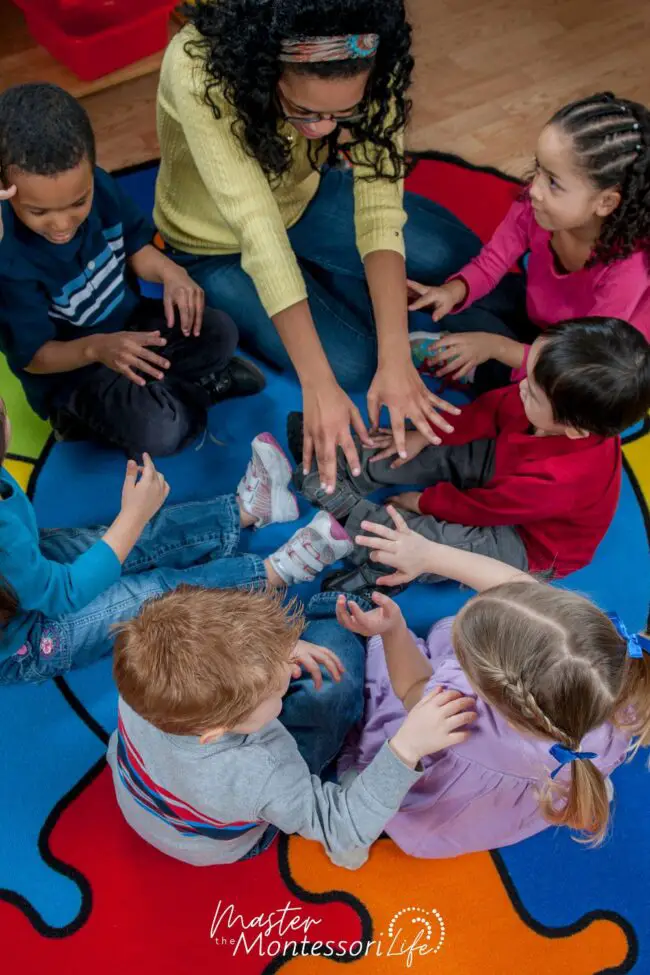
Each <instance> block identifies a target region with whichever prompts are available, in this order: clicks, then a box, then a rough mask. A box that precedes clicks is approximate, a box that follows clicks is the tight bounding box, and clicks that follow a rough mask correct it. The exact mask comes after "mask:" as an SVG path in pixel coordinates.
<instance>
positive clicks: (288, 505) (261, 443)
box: [252, 433, 300, 524]
mask: <svg viewBox="0 0 650 975" xmlns="http://www.w3.org/2000/svg"><path fill="white" fill-rule="evenodd" d="M252 447H253V452H254V453H255V454H256V455H257V457H258V458H259V460H260V462H261V464H262V466H263V467H264V469H265V470H266V471H268V475H269V477H270V479H271V518H272V521H273V522H275V523H276V524H282V523H284V522H287V521H295V520H296V519H297V517H298V515H299V514H300V510H299V508H298V501H297V500H296V498H295V497H294V495H293V494H292V493H291V491H290V490H289V482H290V480H291V475H292V473H293V471H292V468H291V464H290V463H289V458H288V457H287V455H286V454H285V452H284V450H283V449H282V447H281V446H280V444H279V443H278V442H277V440H276V439H275V437H274V436H273V434H272V433H260V434H259V435H258V436H257V437H255V439H254V440H253V444H252Z"/></svg>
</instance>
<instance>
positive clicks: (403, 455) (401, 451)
mask: <svg viewBox="0 0 650 975" xmlns="http://www.w3.org/2000/svg"><path fill="white" fill-rule="evenodd" d="M438 443H440V441H438ZM399 455H400V457H402V458H405V457H406V451H405V450H400V452H399Z"/></svg>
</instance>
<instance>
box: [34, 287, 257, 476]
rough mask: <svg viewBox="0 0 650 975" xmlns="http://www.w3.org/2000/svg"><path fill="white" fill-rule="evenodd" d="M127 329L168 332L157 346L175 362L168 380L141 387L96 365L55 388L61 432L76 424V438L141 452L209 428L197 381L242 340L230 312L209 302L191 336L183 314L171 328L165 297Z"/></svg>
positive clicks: (145, 305) (215, 370)
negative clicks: (164, 341)
mask: <svg viewBox="0 0 650 975" xmlns="http://www.w3.org/2000/svg"><path fill="white" fill-rule="evenodd" d="M128 328H129V329H132V330H133V331H137V332H155V331H160V334H161V335H163V336H164V337H165V338H166V339H167V345H166V346H164V347H163V348H160V349H159V348H156V349H155V350H154V351H156V352H159V353H160V354H161V355H163V356H164V357H165V358H167V359H169V361H170V363H171V365H170V367H169V369H168V371H167V372H166V373H165V378H164V380H156V379H150V380H148V381H147V384H146V385H145V386H137V385H136V384H135V383H133V382H131V380H130V379H127V377H126V376H123V375H122V374H121V373H118V372H114V371H113V370H112V369H109V368H108V367H107V366H104V365H95V366H91V367H89V368H88V369H84V370H83V375H80V377H79V381H78V382H77V384H76V385H75V386H74V387H73V388H72V389H67V390H65V391H63V392H59V393H58V395H57V398H56V401H55V402H54V403H53V404H52V410H51V418H50V419H51V422H52V426H53V427H54V430H55V431H58V432H60V433H61V434H62V435H63V436H65V435H66V433H68V432H69V431H70V430H72V431H73V436H74V438H75V439H88V440H93V441H95V442H98V443H102V444H105V445H109V446H112V447H118V448H120V449H121V450H124V451H125V452H126V454H127V455H128V456H129V457H134V458H136V459H139V458H140V456H141V454H142V453H143V452H144V451H146V452H147V453H149V454H151V455H152V456H154V457H166V456H169V455H170V454H175V453H176V452H177V451H179V450H181V449H182V448H183V447H184V446H185V445H186V444H187V443H189V442H190V441H191V440H193V439H194V438H195V437H196V436H197V435H198V434H200V433H201V432H202V431H203V430H204V429H205V425H206V422H207V408H208V406H209V405H210V401H209V397H208V395H207V393H205V392H204V391H203V390H202V388H201V386H200V381H201V380H202V379H206V378H207V377H208V376H211V375H218V374H219V373H220V372H222V371H223V369H224V368H225V367H226V366H227V364H228V362H229V361H230V359H231V358H232V356H233V353H234V351H235V348H236V347H237V338H238V333H237V327H236V325H235V323H234V322H233V321H232V319H231V318H229V317H228V315H225V314H224V313H223V312H220V311H215V310H214V309H211V308H206V309H205V312H204V315H203V327H202V329H201V334H200V335H199V336H196V337H193V336H190V337H189V338H186V337H185V336H184V335H183V333H182V332H181V330H180V326H179V323H178V317H177V320H176V322H175V324H174V327H173V328H172V329H169V328H168V327H167V322H166V321H165V317H164V312H163V308H162V304H161V303H160V302H153V301H147V300H143V301H142V302H141V304H140V306H139V308H138V309H137V311H136V313H135V314H134V316H133V317H132V319H131V321H130V322H129V325H128ZM145 378H146V377H145Z"/></svg>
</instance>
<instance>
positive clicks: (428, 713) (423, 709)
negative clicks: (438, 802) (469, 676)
mask: <svg viewBox="0 0 650 975" xmlns="http://www.w3.org/2000/svg"><path fill="white" fill-rule="evenodd" d="M475 707H476V702H475V701H474V699H473V698H471V697H463V696H462V695H461V694H459V693H458V691H446V690H444V689H443V688H442V687H436V689H435V690H434V691H431V693H430V694H427V695H426V696H425V697H423V698H422V700H421V701H418V703H417V704H416V705H415V706H414V707H413V708H411V710H410V711H409V713H408V715H407V717H406V719H405V721H404V723H403V724H402V726H401V728H399V729H398V731H396V732H395V734H394V735H393V737H392V738H391V740H390V746H391V748H392V749H393V751H394V752H395V754H396V755H397V756H398V758H401V759H402V761H403V762H404V763H405V764H406V765H411V766H413V767H415V766H416V765H417V764H418V762H419V761H420V759H421V758H424V756H425V755H433V754H434V753H435V752H439V751H442V749H443V748H450V747H451V746H452V745H460V744H461V742H463V741H465V740H466V739H467V738H468V737H469V734H470V732H469V730H468V729H467V725H468V724H471V722H472V721H476V718H477V714H476V711H475V710H474V708H475Z"/></svg>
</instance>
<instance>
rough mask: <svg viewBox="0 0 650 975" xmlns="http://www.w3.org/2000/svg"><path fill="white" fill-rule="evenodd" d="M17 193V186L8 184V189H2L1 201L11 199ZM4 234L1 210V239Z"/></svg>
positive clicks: (0, 193) (0, 192)
mask: <svg viewBox="0 0 650 975" xmlns="http://www.w3.org/2000/svg"><path fill="white" fill-rule="evenodd" d="M15 195H16V187H15V186H8V187H7V189H6V190H2V189H0V201H2V200H10V199H11V197H12V196H15ZM3 235H4V228H3V226H2V213H1V212H0V240H2V237H3Z"/></svg>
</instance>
